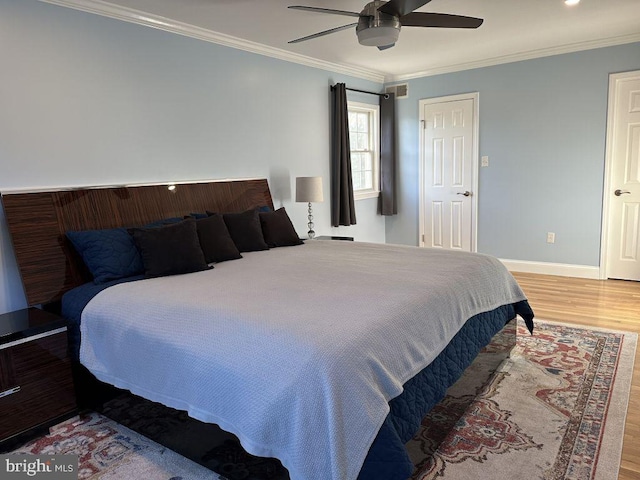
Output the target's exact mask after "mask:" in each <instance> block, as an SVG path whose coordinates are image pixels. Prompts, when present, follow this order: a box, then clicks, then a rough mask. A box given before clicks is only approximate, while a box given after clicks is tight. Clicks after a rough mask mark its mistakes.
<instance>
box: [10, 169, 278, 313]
mask: <svg viewBox="0 0 640 480" xmlns="http://www.w3.org/2000/svg"><path fill="white" fill-rule="evenodd" d="M2 204H3V208H4V212H5V216H6V219H7V224H8V226H9V232H10V233H11V238H12V240H13V248H14V250H15V254H16V258H17V260H18V267H19V269H20V275H21V276H22V284H23V286H24V289H25V294H26V297H27V302H28V304H29V305H38V304H47V303H51V302H56V301H58V300H60V299H61V298H62V295H63V294H64V293H65V292H66V291H68V290H70V289H72V288H74V287H76V286H78V285H81V284H83V283H85V282H87V281H89V280H90V279H91V277H90V275H89V274H88V272H87V270H86V267H85V266H84V264H83V263H82V260H81V258H80V256H79V255H78V254H77V253H76V252H75V250H74V249H73V246H72V245H71V243H70V242H69V241H68V240H67V238H66V236H65V232H67V231H69V230H93V229H103V228H115V227H131V226H138V225H145V224H147V223H150V222H153V221H156V220H160V219H164V218H169V217H182V216H184V215H188V214H190V213H195V212H198V213H204V212H205V211H207V210H209V211H214V212H220V213H233V212H242V211H244V210H248V209H250V208H253V207H257V206H263V205H267V206H269V207H271V208H273V200H272V198H271V192H270V191H269V185H268V184H267V180H266V179H260V180H234V181H220V182H207V183H186V184H185V183H183V184H176V185H175V189H173V190H169V188H168V185H150V186H133V187H114V188H112V187H106V188H81V189H71V190H59V191H46V192H34V193H3V194H2Z"/></svg>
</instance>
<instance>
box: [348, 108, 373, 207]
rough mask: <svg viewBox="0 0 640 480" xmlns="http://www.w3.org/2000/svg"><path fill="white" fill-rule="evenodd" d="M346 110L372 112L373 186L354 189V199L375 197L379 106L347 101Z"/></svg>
mask: <svg viewBox="0 0 640 480" xmlns="http://www.w3.org/2000/svg"><path fill="white" fill-rule="evenodd" d="M347 110H354V111H360V112H367V113H373V118H374V120H375V121H374V122H373V132H372V134H373V152H374V154H373V188H371V189H367V190H358V191H356V190H354V191H353V198H354V200H364V199H366V198H376V197H379V196H380V106H379V105H375V104H372V103H361V102H347Z"/></svg>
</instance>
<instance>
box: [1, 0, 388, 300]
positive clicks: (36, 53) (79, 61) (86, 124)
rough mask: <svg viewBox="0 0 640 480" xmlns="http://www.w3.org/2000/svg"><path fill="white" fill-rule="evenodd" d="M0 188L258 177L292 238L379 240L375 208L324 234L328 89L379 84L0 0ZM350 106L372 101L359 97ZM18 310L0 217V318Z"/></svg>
mask: <svg viewBox="0 0 640 480" xmlns="http://www.w3.org/2000/svg"><path fill="white" fill-rule="evenodd" d="M0 65H2V74H1V75H0V190H2V191H6V190H8V189H35V188H40V187H59V186H78V185H110V184H130V183H150V182H164V181H180V180H199V179H217V178H242V177H266V178H268V179H269V183H270V186H271V189H272V193H273V197H274V203H275V204H276V206H280V205H284V206H286V207H287V211H288V212H289V214H290V216H291V218H292V220H293V221H294V225H295V226H296V229H297V230H298V232H300V233H301V234H304V233H305V232H306V230H307V227H306V205H304V204H296V203H294V202H293V200H292V199H293V195H294V184H295V177H296V176H307V175H321V176H323V178H324V181H325V182H324V191H325V198H326V199H327V200H326V201H325V202H324V203H322V204H317V205H315V206H314V213H315V223H316V228H315V230H316V232H318V234H343V235H352V236H355V237H356V238H357V239H358V240H367V241H374V242H383V241H384V237H385V227H384V224H385V221H384V218H383V217H381V216H379V215H377V213H376V210H377V201H376V200H375V199H373V200H363V201H359V202H357V207H356V208H357V215H358V224H357V225H356V226H353V227H348V228H346V227H342V228H337V229H334V228H331V227H330V214H329V202H328V195H329V156H330V147H329V124H330V123H329V107H330V95H329V86H330V85H332V84H334V83H336V82H339V81H341V82H346V83H347V85H349V86H352V87H355V88H360V89H366V90H374V91H379V90H380V89H381V87H382V85H381V84H377V83H374V82H369V81H365V80H362V79H356V78H351V77H346V76H343V75H339V74H334V73H331V72H327V71H324V70H320V69H315V68H311V67H305V66H301V65H297V64H293V63H288V62H284V61H279V60H275V59H272V58H267V57H264V56H260V55H255V54H251V53H248V52H244V51H240V50H235V49H230V48H227V47H222V46H219V45H215V44H211V43H207V42H203V41H199V40H195V39H191V38H186V37H181V36H178V35H174V34H171V33H167V32H162V31H159V30H154V29H150V28H146V27H141V26H137V25H133V24H129V23H124V22H120V21H117V20H112V19H108V18H103V17H99V16H95V15H90V14H87V13H82V12H78V11H75V10H70V9H66V8H63V7H59V6H54V5H50V4H46V3H41V2H38V1H36V0H20V1H16V0H0ZM354 99H355V100H358V101H377V99H376V98H375V97H373V99H372V98H367V97H361V96H358V97H357V98H354ZM24 305H25V299H24V293H23V289H22V285H21V282H20V278H19V274H18V270H17V266H16V262H15V257H14V254H13V250H12V247H11V243H10V237H9V234H8V231H7V226H6V221H5V219H4V214H3V213H2V211H1V210H0V313H2V312H6V311H11V310H15V309H18V308H22V307H23V306H24Z"/></svg>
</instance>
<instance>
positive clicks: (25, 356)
mask: <svg viewBox="0 0 640 480" xmlns="http://www.w3.org/2000/svg"><path fill="white" fill-rule="evenodd" d="M76 413H77V407H76V397H75V390H74V386H73V377H72V376H71V361H70V359H69V357H68V354H67V321H66V320H65V319H64V318H62V317H59V316H58V315H55V314H53V313H49V312H45V311H43V310H39V309H37V308H27V309H24V310H18V311H16V312H11V313H5V314H3V315H0V451H6V448H7V447H10V446H11V445H14V444H15V443H17V442H19V441H21V440H22V439H26V438H27V437H28V436H29V435H30V434H35V433H36V432H39V431H40V430H42V429H45V428H48V427H50V426H52V425H54V424H56V423H58V422H60V421H62V420H64V419H66V418H70V417H72V416H73V415H75V414H76Z"/></svg>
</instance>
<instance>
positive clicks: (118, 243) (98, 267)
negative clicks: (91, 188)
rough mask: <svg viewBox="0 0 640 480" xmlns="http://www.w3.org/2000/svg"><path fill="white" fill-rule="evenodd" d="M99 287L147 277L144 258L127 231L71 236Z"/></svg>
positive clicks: (80, 233) (117, 229)
mask: <svg viewBox="0 0 640 480" xmlns="http://www.w3.org/2000/svg"><path fill="white" fill-rule="evenodd" d="M66 235H67V238H68V239H69V240H70V241H71V243H72V244H73V246H74V248H75V249H76V251H77V252H78V253H79V254H80V256H81V257H82V260H84V264H85V265H86V266H87V268H88V269H89V271H90V272H91V275H93V282H94V283H95V284H101V283H106V282H109V281H111V280H117V279H119V278H126V277H131V276H133V275H140V274H141V273H144V265H143V264H142V257H141V256H140V253H139V252H138V249H137V248H136V244H135V242H134V241H133V238H132V237H131V235H129V232H128V231H127V229H126V228H112V229H106V230H84V231H80V232H73V231H71V232H67V234H66Z"/></svg>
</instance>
